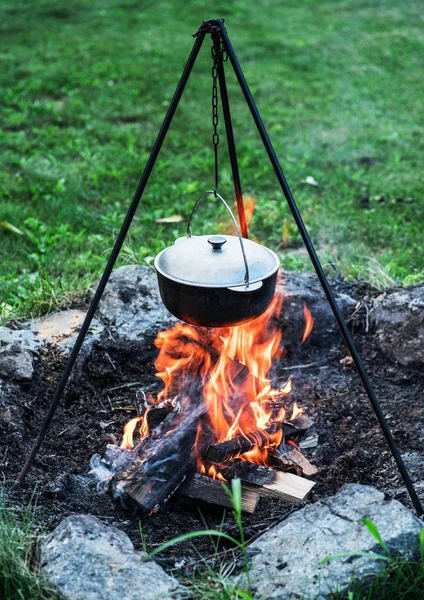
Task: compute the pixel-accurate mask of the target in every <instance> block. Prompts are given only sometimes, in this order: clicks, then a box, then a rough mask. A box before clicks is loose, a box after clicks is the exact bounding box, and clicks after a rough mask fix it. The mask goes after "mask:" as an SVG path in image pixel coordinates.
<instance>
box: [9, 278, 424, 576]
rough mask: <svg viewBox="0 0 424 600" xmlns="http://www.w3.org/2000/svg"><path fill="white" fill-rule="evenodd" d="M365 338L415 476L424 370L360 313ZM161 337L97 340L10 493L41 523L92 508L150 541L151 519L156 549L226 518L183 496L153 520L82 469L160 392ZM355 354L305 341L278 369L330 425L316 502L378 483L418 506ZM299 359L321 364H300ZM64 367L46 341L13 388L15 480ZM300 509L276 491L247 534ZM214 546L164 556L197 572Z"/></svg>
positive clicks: (362, 344)
mask: <svg viewBox="0 0 424 600" xmlns="http://www.w3.org/2000/svg"><path fill="white" fill-rule="evenodd" d="M353 285H354V284H349V286H350V288H349V290H348V291H349V293H351V294H352V295H353V293H354V296H353V297H355V298H358V297H363V295H364V294H365V293H367V294H368V295H370V294H371V295H372V293H373V291H372V290H369V289H367V288H366V286H365V287H364V285H363V284H355V286H356V287H355V288H354V289H353V288H352V286H353ZM354 337H355V341H356V343H357V346H358V349H359V352H360V354H361V356H362V358H363V360H364V363H365V366H366V369H367V371H368V374H369V377H370V379H371V381H372V383H373V385H374V389H375V392H376V394H377V397H378V398H379V400H380V402H381V405H382V407H383V411H384V414H385V415H386V417H387V419H388V422H389V424H390V427H391V429H392V432H393V434H394V436H395V439H396V441H397V443H398V445H399V446H400V449H401V451H402V452H403V453H409V454H407V457H409V459H408V460H410V461H412V463H411V464H412V466H413V468H412V472H413V475H414V477H416V476H417V472H416V468H415V467H414V465H413V462H414V460H413V459H414V457H416V456H417V455H416V454H414V453H418V455H419V453H423V452H424V431H423V427H422V422H423V416H424V397H423V391H424V375H423V373H422V371H419V370H411V369H407V368H404V367H401V366H400V365H398V364H395V363H394V362H392V361H390V360H389V359H387V358H386V357H385V356H383V355H382V354H381V352H380V351H379V350H378V348H377V347H376V344H375V340H374V338H373V334H372V332H369V333H367V332H366V331H365V325H364V319H363V317H361V315H360V314H359V315H358V318H357V320H356V324H355V328H354ZM154 338H155V332H152V333H151V335H148V336H146V337H145V339H144V340H143V341H142V342H141V343H140V344H132V345H131V346H129V345H126V346H125V347H124V346H122V345H120V344H118V343H116V342H109V343H102V345H101V346H96V347H95V348H94V351H93V353H92V355H91V357H90V358H89V360H88V361H87V363H86V365H85V367H84V370H83V374H82V376H81V379H80V381H79V383H78V386H77V387H74V389H73V392H72V393H71V395H70V397H69V398H68V401H67V406H66V407H60V408H59V410H58V412H57V414H56V416H55V418H54V421H53V424H52V427H51V430H50V432H49V434H48V436H47V438H46V441H45V443H44V445H43V446H42V449H41V451H40V453H39V455H38V457H37V459H36V462H35V465H34V467H33V468H32V470H31V471H30V473H29V475H28V477H27V480H26V482H25V485H24V486H23V488H22V489H21V490H20V491H18V492H14V493H13V494H10V495H9V501H10V502H11V503H13V505H15V506H17V507H18V508H24V506H25V505H26V504H27V503H28V502H29V501H30V500H31V498H35V502H36V509H35V516H36V523H37V526H39V527H40V529H44V530H51V529H52V528H54V527H55V526H56V525H58V524H59V522H60V521H61V520H62V519H63V518H64V517H66V516H67V515H70V514H76V513H90V514H92V515H95V516H97V517H99V518H100V519H101V520H102V521H104V522H105V523H107V524H110V525H115V526H117V527H119V528H120V529H122V530H123V531H125V532H126V533H127V534H128V535H129V537H130V538H131V540H132V541H133V542H134V544H135V546H136V547H137V548H141V547H142V539H141V535H140V527H139V523H140V524H141V529H142V533H143V538H144V540H145V541H146V543H147V548H148V549H153V548H154V547H155V546H156V545H158V544H160V543H162V542H164V541H166V540H169V539H171V538H173V537H175V536H177V535H180V534H182V533H186V532H189V531H193V530H197V529H203V528H205V527H211V528H217V527H220V525H221V523H222V520H223V514H222V511H219V510H216V511H213V510H210V509H208V508H204V507H203V508H201V509H200V508H196V507H188V506H186V505H184V504H182V503H181V501H179V500H177V499H175V498H173V499H171V500H170V501H169V502H168V503H167V504H165V505H164V506H163V508H162V509H161V510H160V511H159V512H158V513H156V514H154V515H152V516H150V517H147V516H144V515H140V514H136V513H134V512H132V511H129V510H127V509H124V508H122V507H121V506H120V505H119V503H118V502H116V501H114V500H113V499H112V498H111V497H110V496H109V495H101V494H99V493H98V492H97V490H96V489H95V488H90V486H87V485H85V484H83V483H81V481H80V480H79V479H78V478H77V477H76V476H77V475H81V474H84V473H87V471H88V470H89V468H90V467H89V461H90V457H91V456H92V455H93V454H94V453H99V454H103V453H104V451H105V447H106V444H109V443H115V444H116V443H119V441H120V437H121V432H122V427H123V425H124V423H125V422H126V421H127V420H128V419H129V418H131V417H132V416H135V410H134V405H135V398H136V393H137V390H147V389H148V390H149V391H153V392H154V391H155V390H158V391H159V390H160V389H161V382H160V380H158V379H157V378H155V368H154V365H153V362H154V359H155V356H156V353H157V350H156V348H155V346H154V343H153V342H154ZM347 354H348V352H347V350H346V349H345V346H344V345H343V343H342V342H341V341H340V340H337V339H335V340H334V345H333V346H332V347H328V346H326V347H325V348H319V347H316V346H315V347H312V346H308V344H305V345H304V346H303V347H302V348H301V349H299V348H291V349H289V350H288V352H287V356H286V357H285V358H284V359H283V360H282V361H281V362H280V364H279V365H278V368H277V370H276V373H275V376H276V377H277V378H278V377H281V378H282V377H287V376H288V375H289V374H290V375H292V376H293V388H294V392H293V394H294V395H293V398H294V399H296V400H297V401H298V402H299V404H301V405H302V406H304V407H305V409H306V412H307V414H308V415H310V416H311V417H312V418H313V419H314V421H315V424H316V427H317V430H318V433H319V444H318V446H317V448H315V449H312V450H305V451H304V452H305V455H306V456H307V457H308V458H309V460H310V461H311V462H312V463H313V464H315V465H316V466H317V467H318V468H319V469H320V472H319V474H318V475H317V476H315V477H314V479H315V481H316V482H317V484H316V486H315V488H314V490H313V495H312V501H313V502H314V501H316V500H318V499H320V498H325V497H326V496H328V495H332V494H334V493H335V492H336V491H337V490H338V489H339V488H340V487H341V486H342V485H343V484H345V483H348V482H358V483H363V484H371V485H374V486H376V487H377V488H379V489H380V490H382V491H384V492H387V494H389V495H390V496H391V497H394V498H396V499H397V500H399V501H401V502H403V503H404V504H406V505H407V506H411V503H410V500H409V496H408V494H407V492H406V490H405V487H404V485H403V483H402V480H401V477H400V475H399V473H398V471H397V468H396V465H395V463H394V460H393V458H392V457H391V454H390V451H389V448H388V446H387V443H386V441H385V439H384V437H383V434H382V432H381V429H380V427H379V425H378V423H377V421H376V418H375V416H374V414H373V411H372V408H371V406H370V403H369V401H368V398H367V396H366V394H365V392H364V389H363V388H362V385H361V383H360V380H359V378H358V376H357V374H356V371H355V369H354V367H353V366H352V365H349V364H343V362H341V361H342V359H344V358H345V357H346V356H347ZM344 362H346V361H344ZM299 364H301V365H302V366H304V365H310V366H307V367H306V368H298V367H297V365H299ZM63 366H64V359H63V357H62V356H61V355H60V354H59V353H58V352H57V350H53V349H47V350H45V351H43V352H42V353H41V355H40V356H39V358H38V359H37V365H36V375H35V377H34V380H33V381H32V382H31V383H28V384H25V385H20V386H17V385H16V386H14V387H13V389H12V388H10V389H9V397H10V393H14V394H15V396H14V402H16V405H17V406H19V407H20V410H21V414H22V422H19V420H18V419H17V422H16V423H15V424H13V419H11V422H9V425H8V427H7V428H6V429H3V430H2V429H1V423H0V434H1V438H0V473H1V477H2V478H3V481H4V482H5V487H6V489H7V487H8V486H9V485H10V483H11V482H12V481H13V478H14V477H15V476H16V475H17V473H18V472H19V470H20V469H21V467H22V465H23V462H24V460H25V457H26V454H27V453H28V451H29V449H30V447H31V444H32V442H33V440H34V438H35V437H36V435H37V433H38V431H39V428H40V425H41V422H42V419H43V417H44V415H45V413H46V410H47V408H48V406H49V402H50V400H51V397H52V393H53V391H54V387H55V382H56V381H57V379H58V377H59V376H60V374H61V371H62V369H63ZM126 384H131V385H127V386H126ZM4 385H6V384H4ZM125 386H126V387H125ZM114 388H116V389H114ZM418 475H419V473H418ZM421 482H422V474H421ZM297 508H298V506H295V505H292V504H290V503H285V502H281V501H279V500H277V499H274V498H263V499H261V500H260V503H259V505H258V508H257V510H256V513H255V514H254V515H246V516H244V519H243V521H244V528H245V536H246V539H247V540H250V539H253V538H255V537H257V536H258V535H260V533H261V532H263V531H264V530H266V529H268V528H269V527H270V526H272V525H273V524H274V523H276V522H278V521H280V520H282V519H284V517H286V516H287V515H288V514H290V513H291V512H292V511H293V510H296V509H297ZM223 529H224V531H226V532H228V533H230V534H236V527H235V524H234V521H233V519H232V516H231V515H230V514H227V515H226V517H225V521H224V525H223ZM282 543H284V540H282ZM222 549H225V545H223V546H222ZM214 552H215V551H214V547H213V544H212V542H211V540H210V539H208V538H199V539H198V540H195V541H190V542H187V543H184V544H183V545H178V546H174V547H172V548H170V549H169V550H167V551H166V552H164V553H163V554H162V555H161V556H160V557H159V558H158V562H160V563H161V564H162V565H163V566H164V567H166V568H167V569H175V568H177V569H181V568H184V569H188V570H189V569H190V568H191V566H193V565H195V564H198V563H199V560H200V559H199V553H200V554H201V555H202V556H203V557H208V556H212V555H213V554H214Z"/></svg>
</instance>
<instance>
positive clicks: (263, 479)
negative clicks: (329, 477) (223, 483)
mask: <svg viewBox="0 0 424 600" xmlns="http://www.w3.org/2000/svg"><path fill="white" fill-rule="evenodd" d="M270 466H271V465H270ZM281 466H282V464H281V463H280V464H279V465H278V467H281ZM285 467H286V468H284V467H283V468H280V469H279V470H282V471H287V472H291V473H294V474H295V475H302V469H301V468H300V467H299V466H298V465H295V464H294V463H292V462H290V461H289V460H287V461H286V464H285ZM217 471H219V472H220V473H221V474H222V475H223V476H224V477H225V478H226V479H235V478H238V479H241V480H242V481H246V482H247V483H254V484H255V485H264V484H265V483H272V481H274V470H273V468H271V469H270V468H269V467H268V466H265V465H259V464H258V463H252V462H249V461H247V460H243V459H241V458H240V459H234V460H232V461H230V462H227V463H225V464H220V465H217Z"/></svg>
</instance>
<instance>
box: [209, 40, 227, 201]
mask: <svg viewBox="0 0 424 600" xmlns="http://www.w3.org/2000/svg"><path fill="white" fill-rule="evenodd" d="M212 40H213V41H215V40H214V36H212ZM211 51H212V52H211V54H212V60H213V66H212V127H213V134H212V145H213V151H214V157H215V194H217V193H218V183H219V169H218V146H219V133H218V64H219V63H218V61H219V60H221V61H226V60H227V54H226V52H225V48H224V43H223V41H222V39H221V38H220V39H219V56H217V52H216V49H215V43H213V44H212V49H211Z"/></svg>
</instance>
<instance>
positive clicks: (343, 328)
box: [219, 21, 424, 515]
mask: <svg viewBox="0 0 424 600" xmlns="http://www.w3.org/2000/svg"><path fill="white" fill-rule="evenodd" d="M219 23H220V29H221V32H222V38H223V41H224V46H225V49H226V51H227V54H228V57H229V59H230V61H231V64H232V66H233V69H234V72H235V74H236V76H237V79H238V82H239V84H240V87H241V89H242V91H243V94H244V97H245V99H246V102H247V104H248V106H249V109H250V112H251V113H252V117H253V120H254V121H255V123H256V127H257V128H258V131H259V134H260V136H261V138H262V141H263V143H264V146H265V149H266V151H267V153H268V157H269V159H270V161H271V164H272V166H273V168H274V171H275V174H276V176H277V179H278V181H279V183H280V186H281V189H282V190H283V193H284V195H285V197H286V200H287V203H288V205H289V208H290V210H291V212H292V215H293V217H294V220H295V222H296V225H297V227H298V230H299V232H300V235H301V236H302V239H303V243H304V244H305V247H306V249H307V251H308V254H309V256H310V259H311V262H312V264H313V266H314V269H315V271H316V274H317V275H318V278H319V280H320V282H321V285H322V287H323V289H324V292H325V295H326V297H327V300H328V303H329V304H330V306H331V310H332V311H333V314H334V318H335V319H336V321H337V325H338V326H339V329H340V332H341V334H342V336H343V339H344V341H345V344H346V346H347V347H348V349H349V352H350V354H351V356H352V359H353V362H354V363H355V367H356V370H357V371H358V374H359V377H360V378H361V381H362V384H363V386H364V388H365V391H366V393H367V395H368V398H369V400H370V402H371V405H372V407H373V410H374V413H375V415H376V417H377V419H378V421H379V423H380V426H381V429H382V431H383V434H384V436H385V438H386V440H387V443H388V445H389V447H390V450H391V452H392V455H393V457H394V459H395V461H396V464H397V467H398V469H399V472H400V474H401V475H402V478H403V481H404V483H405V486H406V488H407V490H408V492H409V495H410V497H411V500H412V502H413V504H414V506H415V510H416V511H417V513H418V515H422V514H424V509H423V506H422V504H421V502H420V500H419V498H418V495H417V492H416V491H415V488H414V485H413V483H412V481H411V478H410V476H409V473H408V471H407V469H406V466H405V464H404V462H403V460H402V457H401V454H400V451H399V448H398V447H397V445H396V442H395V440H394V438H393V435H392V432H391V431H390V428H389V425H388V423H387V421H386V418H385V416H384V414H383V411H382V409H381V406H380V403H379V402H378V399H377V397H376V395H375V393H374V390H373V388H372V386H371V382H370V380H369V379H368V375H367V373H366V371H365V368H364V365H363V364H362V361H361V358H360V356H359V354H358V351H357V349H356V346H355V344H354V341H353V338H352V336H351V335H350V331H349V329H348V327H347V325H346V322H345V320H344V317H343V314H342V312H341V310H340V308H339V307H338V305H337V302H336V299H335V297H334V295H333V292H332V290H331V288H330V285H329V283H328V280H327V277H326V276H325V273H324V270H323V268H322V265H321V262H320V260H319V258H318V255H317V253H316V251H315V248H314V246H313V244H312V241H311V239H310V237H309V234H308V232H307V229H306V227H305V224H304V222H303V219H302V217H301V215H300V212H299V209H298V208H297V205H296V202H295V200H294V198H293V195H292V193H291V191H290V188H289V186H288V183H287V181H286V178H285V176H284V173H283V171H282V169H281V166H280V163H279V161H278V158H277V155H276V154H275V151H274V148H273V147H272V144H271V140H270V139H269V136H268V133H267V131H266V129H265V125H264V124H263V121H262V118H261V116H260V114H259V111H258V108H257V106H256V104H255V101H254V100H253V96H252V94H251V92H250V89H249V86H248V85H247V82H246V79H245V77H244V75H243V72H242V70H241V67H240V64H239V62H238V60H237V57H236V55H235V52H234V49H233V47H232V45H231V42H230V39H229V37H228V34H227V31H226V29H225V27H224V24H223V22H222V21H220V22H219Z"/></svg>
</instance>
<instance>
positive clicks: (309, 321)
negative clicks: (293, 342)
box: [301, 304, 315, 344]
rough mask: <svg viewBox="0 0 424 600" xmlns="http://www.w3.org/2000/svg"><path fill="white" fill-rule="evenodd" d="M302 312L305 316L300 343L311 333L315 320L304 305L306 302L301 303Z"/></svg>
mask: <svg viewBox="0 0 424 600" xmlns="http://www.w3.org/2000/svg"><path fill="white" fill-rule="evenodd" d="M303 314H304V316H305V330H304V332H303V338H302V342H301V343H302V344H303V342H305V341H306V339H307V338H308V336H309V334H310V333H311V331H312V328H313V326H314V321H315V319H314V317H313V316H312V315H311V311H310V310H309V308H308V307H307V306H306V304H304V305H303Z"/></svg>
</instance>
